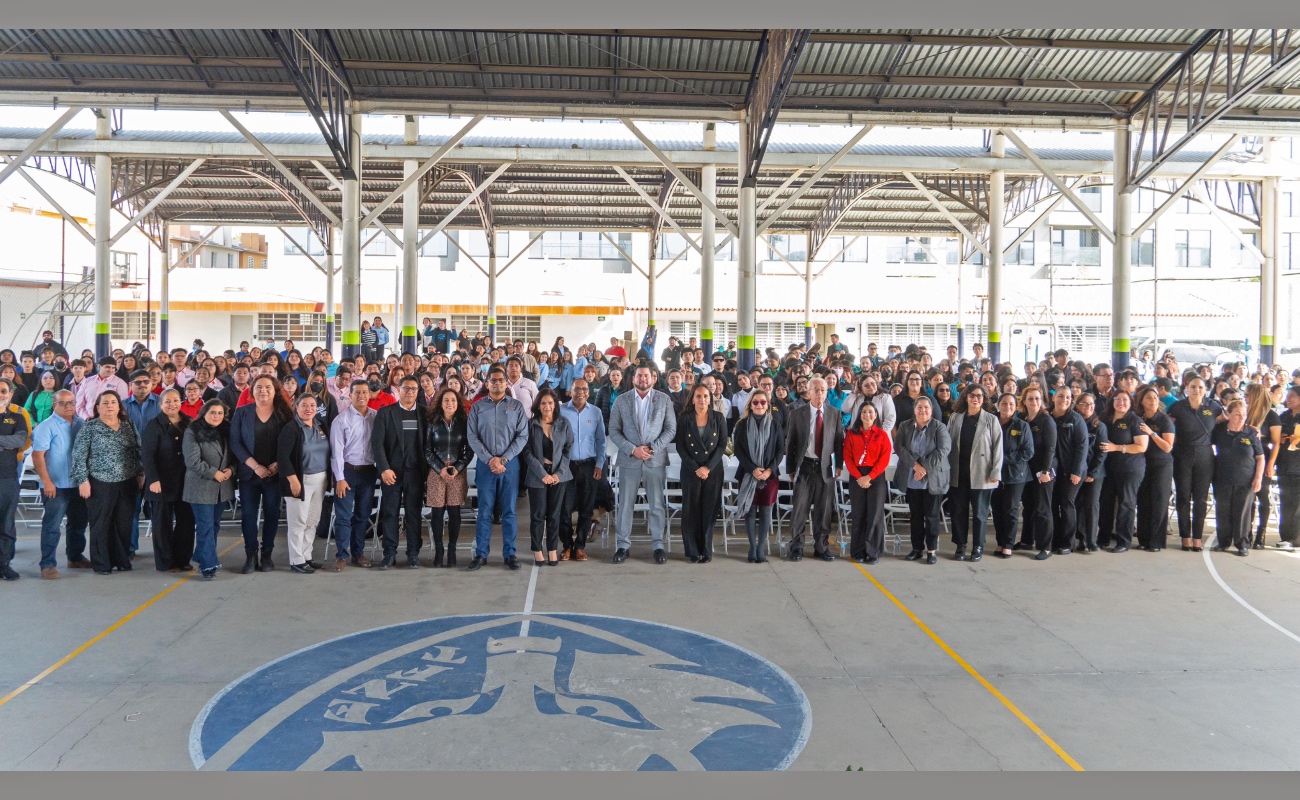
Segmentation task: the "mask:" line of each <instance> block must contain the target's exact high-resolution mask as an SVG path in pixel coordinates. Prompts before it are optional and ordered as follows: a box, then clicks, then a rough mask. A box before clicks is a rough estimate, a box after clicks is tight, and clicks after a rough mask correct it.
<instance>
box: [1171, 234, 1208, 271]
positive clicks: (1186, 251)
mask: <svg viewBox="0 0 1300 800" xmlns="http://www.w3.org/2000/svg"><path fill="white" fill-rule="evenodd" d="M1174 254H1175V256H1176V259H1175V264H1176V265H1177V266H1180V267H1208V266H1210V232H1209V231H1192V230H1176V231H1174Z"/></svg>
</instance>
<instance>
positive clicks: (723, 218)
mask: <svg viewBox="0 0 1300 800" xmlns="http://www.w3.org/2000/svg"><path fill="white" fill-rule="evenodd" d="M622 121H623V124H624V125H625V126H627V129H628V130H630V131H631V132H632V135H633V136H635V137H636V138H638V139H640V140H641V144H643V145H645V149H647V150H649V151H650V152H651V153H652V154H654V157H655V158H657V159H659V163H661V164H663V165H664V168H665V169H667V170H668V171H669V172H671V173H672V174H673V175H674V176H676V178H677V180H679V181H681V184H682V186H684V187H686V190H687V191H688V192H690V193H691V194H693V195H695V199H696V200H699V201H700V205H701V206H703V207H705V208H707V209H708V210H709V211H711V212H713V217H714V219H716V220H717V222H718V224H719V225H722V226H723V227H724V228H726V229H727V230H728V231H729V232H731V233H732V234H735V235H739V229H737V228H736V223H734V222H732V221H731V219H730V218H728V217H727V215H726V214H723V213H722V212H721V211H720V210H719V209H718V207H717V205H715V204H714V202H713V201H712V200H710V199H709V198H707V197H705V196H704V192H702V191H700V187H698V186H696V185H695V184H694V183H692V182H691V179H690V178H688V177H686V174H685V173H684V172H682V170H681V168H680V167H678V166H677V165H676V164H674V163H673V162H672V160H671V159H670V158H668V156H667V155H665V154H664V151H662V150H660V149H659V146H658V145H656V144H655V143H654V142H652V141H650V137H649V136H646V135H645V134H644V133H642V131H641V129H640V128H638V127H637V126H636V123H634V122H632V120H630V119H628V118H627V117H624V118H623V120H622ZM615 169H618V167H615Z"/></svg>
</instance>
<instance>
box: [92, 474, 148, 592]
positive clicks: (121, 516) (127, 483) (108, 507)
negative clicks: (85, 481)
mask: <svg viewBox="0 0 1300 800" xmlns="http://www.w3.org/2000/svg"><path fill="white" fill-rule="evenodd" d="M137 492H139V488H138V487H137V486H136V482H135V478H128V479H126V480H124V481H112V482H109V481H101V480H96V479H95V478H91V479H90V498H89V499H88V500H86V514H87V516H88V517H89V518H90V565H91V566H92V567H94V568H95V571H96V572H108V571H109V570H111V569H113V568H114V567H118V568H121V569H130V568H131V559H130V558H128V557H127V554H128V553H130V552H131V519H132V517H133V516H134V515H135V496H136V493H137Z"/></svg>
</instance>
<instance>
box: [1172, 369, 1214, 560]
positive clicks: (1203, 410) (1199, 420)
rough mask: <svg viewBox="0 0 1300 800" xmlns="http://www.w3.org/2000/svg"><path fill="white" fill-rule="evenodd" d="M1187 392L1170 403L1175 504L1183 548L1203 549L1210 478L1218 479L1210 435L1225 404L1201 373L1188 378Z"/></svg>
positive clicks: (1198, 550)
mask: <svg viewBox="0 0 1300 800" xmlns="http://www.w3.org/2000/svg"><path fill="white" fill-rule="evenodd" d="M1185 390H1186V392H1187V396H1186V397H1185V398H1183V399H1182V400H1179V401H1178V402H1176V403H1174V404H1173V405H1172V406H1170V407H1169V412H1168V413H1169V417H1170V419H1172V420H1173V421H1174V430H1175V431H1176V432H1177V434H1178V435H1177V436H1176V437H1175V438H1174V450H1173V456H1174V488H1175V497H1174V507H1175V508H1176V509H1177V511H1178V535H1179V536H1180V537H1181V538H1182V540H1183V550H1191V551H1196V552H1200V550H1201V535H1202V534H1203V533H1204V532H1205V518H1206V515H1207V514H1208V512H1209V507H1210V504H1209V495H1210V482H1211V481H1212V480H1213V479H1214V447H1213V446H1212V444H1211V442H1210V435H1211V434H1212V433H1214V426H1215V425H1217V424H1218V423H1219V422H1220V421H1222V419H1223V406H1221V405H1219V403H1218V402H1217V401H1216V400H1213V399H1211V398H1210V397H1209V393H1208V392H1207V391H1206V388H1205V381H1204V379H1202V378H1201V377H1200V376H1199V375H1193V376H1191V377H1189V378H1188V380H1187V385H1186V387H1185Z"/></svg>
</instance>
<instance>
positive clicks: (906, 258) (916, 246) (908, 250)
mask: <svg viewBox="0 0 1300 800" xmlns="http://www.w3.org/2000/svg"><path fill="white" fill-rule="evenodd" d="M891 241H893V242H899V241H900V240H899V239H897V238H893V239H891ZM929 249H930V237H929V236H922V237H921V238H919V239H913V238H912V237H911V236H906V237H904V238H903V239H902V240H901V243H900V244H891V245H889V246H887V247H886V248H885V261H887V262H888V263H890V264H933V263H935V261H934V259H933V258H931V257H930V253H929V252H928V251H929Z"/></svg>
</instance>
